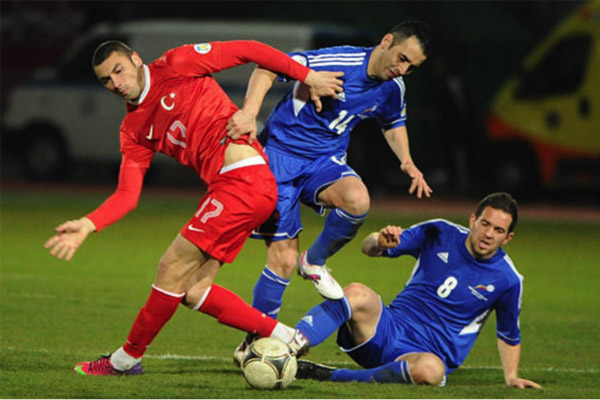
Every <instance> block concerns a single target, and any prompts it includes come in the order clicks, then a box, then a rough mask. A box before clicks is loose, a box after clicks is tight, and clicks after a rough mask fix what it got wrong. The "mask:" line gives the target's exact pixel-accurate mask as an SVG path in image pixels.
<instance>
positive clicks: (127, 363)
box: [110, 347, 142, 371]
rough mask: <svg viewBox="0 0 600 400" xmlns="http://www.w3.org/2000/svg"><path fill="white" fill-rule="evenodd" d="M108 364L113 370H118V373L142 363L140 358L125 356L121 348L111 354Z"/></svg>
mask: <svg viewBox="0 0 600 400" xmlns="http://www.w3.org/2000/svg"><path fill="white" fill-rule="evenodd" d="M110 362H111V363H112V365H113V367H115V369H118V370H119V371H127V370H129V369H131V368H133V367H135V365H136V364H139V363H140V362H142V357H140V358H135V357H132V356H130V355H129V354H127V353H126V352H125V350H123V347H119V349H118V350H117V351H115V352H114V353H112V354H111V356H110Z"/></svg>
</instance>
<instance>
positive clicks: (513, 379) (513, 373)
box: [498, 339, 542, 389]
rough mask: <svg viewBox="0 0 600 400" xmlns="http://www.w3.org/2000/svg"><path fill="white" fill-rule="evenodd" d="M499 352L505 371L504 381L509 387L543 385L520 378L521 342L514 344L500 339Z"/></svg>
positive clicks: (539, 387) (537, 386) (535, 387)
mask: <svg viewBox="0 0 600 400" xmlns="http://www.w3.org/2000/svg"><path fill="white" fill-rule="evenodd" d="M498 354H499V355H500V362H501V363H502V370H503V371H504V381H505V382H506V386H508V387H516V388H519V389H527V388H533V389H541V388H542V386H541V385H540V384H538V383H535V382H533V381H530V380H528V379H523V378H519V376H518V372H519V360H520V359H521V344H517V345H516V346H512V345H510V344H508V343H506V342H504V341H503V340H501V339H498Z"/></svg>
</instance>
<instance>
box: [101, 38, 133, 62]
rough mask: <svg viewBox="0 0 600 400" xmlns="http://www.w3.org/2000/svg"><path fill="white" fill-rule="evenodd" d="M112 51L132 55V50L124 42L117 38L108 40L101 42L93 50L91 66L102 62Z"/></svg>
mask: <svg viewBox="0 0 600 400" xmlns="http://www.w3.org/2000/svg"><path fill="white" fill-rule="evenodd" d="M114 52H118V53H122V54H125V55H126V56H127V57H129V58H131V56H132V55H133V50H131V47H129V46H127V45H126V44H125V43H123V42H120V41H118V40H109V41H107V42H104V43H101V44H100V46H98V47H97V48H96V50H95V51H94V55H93V56H92V67H97V66H98V65H100V64H102V63H103V62H104V61H105V60H106V59H107V58H108V57H110V55H111V54H112V53H114Z"/></svg>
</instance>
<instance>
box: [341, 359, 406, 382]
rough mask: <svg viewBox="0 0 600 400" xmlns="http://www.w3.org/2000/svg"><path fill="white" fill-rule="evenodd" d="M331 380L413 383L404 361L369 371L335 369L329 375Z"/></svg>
mask: <svg viewBox="0 0 600 400" xmlns="http://www.w3.org/2000/svg"><path fill="white" fill-rule="evenodd" d="M331 380H332V381H334V382H370V383H410V384H412V383H413V380H412V377H411V376H410V372H408V362H406V361H393V362H391V363H388V364H385V365H382V366H381V367H377V368H370V369H356V370H354V369H345V368H341V369H336V370H335V371H333V374H332V375H331Z"/></svg>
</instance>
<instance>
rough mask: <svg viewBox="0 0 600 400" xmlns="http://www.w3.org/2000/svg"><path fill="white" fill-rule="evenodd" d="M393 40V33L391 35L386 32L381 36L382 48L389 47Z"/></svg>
mask: <svg viewBox="0 0 600 400" xmlns="http://www.w3.org/2000/svg"><path fill="white" fill-rule="evenodd" d="M393 42H394V35H392V34H391V33H386V34H385V35H384V36H383V37H382V38H381V47H382V48H384V49H389V48H390V47H391V46H392V43H393Z"/></svg>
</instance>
